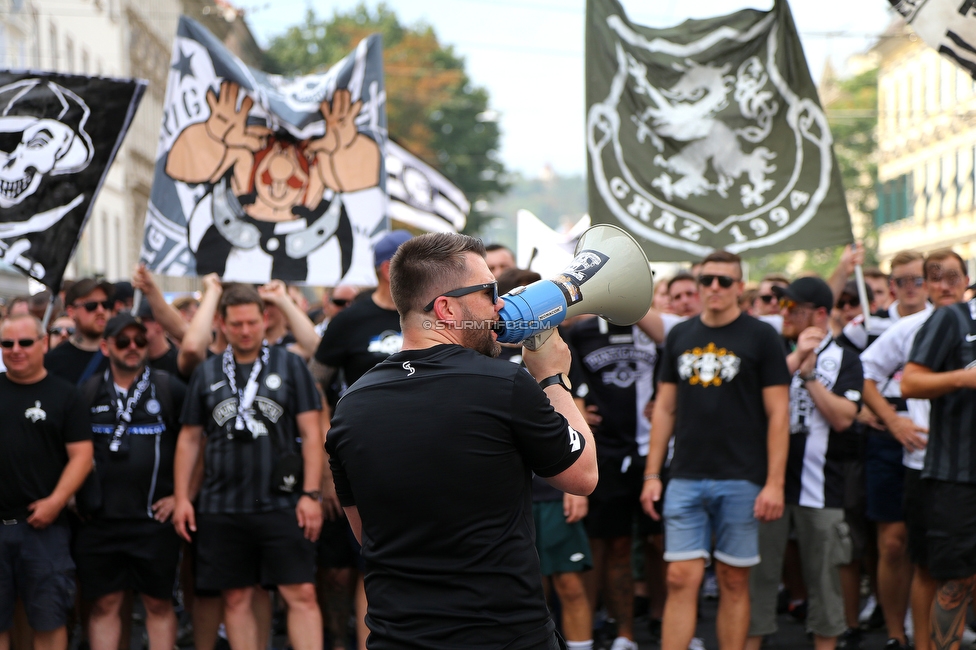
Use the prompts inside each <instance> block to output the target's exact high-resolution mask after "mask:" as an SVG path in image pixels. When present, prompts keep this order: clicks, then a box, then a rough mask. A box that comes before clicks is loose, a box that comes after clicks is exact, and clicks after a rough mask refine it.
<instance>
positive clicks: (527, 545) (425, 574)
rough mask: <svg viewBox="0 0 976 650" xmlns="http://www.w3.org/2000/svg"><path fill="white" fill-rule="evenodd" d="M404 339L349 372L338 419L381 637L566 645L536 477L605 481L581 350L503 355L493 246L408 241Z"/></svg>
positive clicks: (459, 240) (398, 262)
mask: <svg viewBox="0 0 976 650" xmlns="http://www.w3.org/2000/svg"><path fill="white" fill-rule="evenodd" d="M390 290H391V294H392V296H393V300H394V302H395V303H396V306H397V311H398V312H399V313H400V320H401V325H402V332H403V348H402V351H401V352H399V353H397V354H394V355H392V356H390V357H389V358H388V359H387V360H386V361H384V362H382V363H380V364H379V365H377V366H376V367H375V368H374V369H373V370H371V371H369V372H367V373H366V374H365V375H363V377H362V378H361V379H360V380H359V381H357V382H356V383H355V384H353V385H352V386H351V387H350V388H349V390H348V391H347V392H346V393H345V395H344V396H343V398H342V400H340V402H339V404H338V406H337V408H336V413H335V418H334V419H333V422H332V429H331V430H330V431H329V435H328V441H327V444H326V447H327V449H328V451H329V454H330V457H331V460H330V464H331V467H332V472H333V476H334V479H335V484H336V492H337V494H338V496H339V500H340V503H341V504H342V506H343V508H344V509H345V511H346V514H347V517H348V519H349V523H350V524H351V525H352V527H353V531H354V532H355V534H356V536H357V538H359V539H360V541H361V542H362V545H363V551H362V552H363V559H364V560H365V563H366V570H367V573H366V592H367V599H368V602H369V608H368V612H367V616H366V622H367V625H368V626H369V628H370V637H369V643H370V647H377V648H381V647H402V646H404V645H410V646H413V647H424V648H482V647H484V648H489V647H532V648H536V647H538V648H558V647H561V646H560V643H561V642H560V640H559V639H558V636H557V633H556V631H555V625H554V624H553V621H552V619H551V617H550V615H549V611H548V608H547V606H546V601H545V597H544V595H543V590H542V582H541V577H540V570H539V559H538V555H537V553H536V550H535V545H534V541H533V538H534V530H533V528H534V526H533V520H532V512H531V493H530V486H531V480H530V479H531V473H532V472H533V471H534V472H535V473H536V474H537V475H539V476H542V477H544V478H546V479H547V480H548V481H549V483H550V484H552V485H553V486H555V487H557V488H559V489H561V490H563V491H566V492H570V493H573V494H580V495H587V494H589V493H590V492H592V491H593V488H594V487H595V485H596V482H597V465H596V453H595V445H594V443H593V438H592V435H591V433H590V430H589V428H588V427H587V425H586V422H585V421H584V420H583V416H582V415H581V414H580V412H579V410H578V409H577V408H576V404H575V403H574V402H573V399H572V396H571V395H570V392H569V390H568V389H567V386H566V380H565V374H566V373H567V372H568V371H569V365H570V353H569V348H568V347H567V346H566V344H565V343H564V342H563V341H562V339H560V338H559V335H558V334H553V335H552V336H551V337H550V338H549V339H548V340H547V341H546V342H545V343H544V344H542V345H541V346H539V347H538V349H537V350H535V351H532V350H525V352H524V355H523V361H524V363H525V366H526V369H527V370H528V371H529V372H528V373H526V372H525V371H524V370H522V369H521V368H520V367H518V366H517V365H515V364H512V363H508V362H506V361H501V360H497V359H494V358H492V357H494V356H496V355H497V354H498V350H499V344H498V335H497V333H496V331H497V330H496V328H497V326H498V320H499V316H498V314H499V311H500V310H501V309H502V307H503V306H504V301H503V300H501V299H500V298H499V297H498V291H497V285H496V283H495V280H494V277H493V275H492V273H491V271H490V270H489V269H488V265H487V264H486V263H485V249H484V247H483V245H482V244H481V242H480V241H479V240H476V239H472V238H471V237H467V236H465V235H457V234H453V233H439V234H427V235H421V236H419V237H415V238H413V239H411V240H410V241H407V242H405V243H404V244H402V245H401V246H400V248H399V250H398V251H397V253H396V255H394V257H393V259H392V261H391V264H390Z"/></svg>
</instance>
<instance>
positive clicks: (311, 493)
mask: <svg viewBox="0 0 976 650" xmlns="http://www.w3.org/2000/svg"><path fill="white" fill-rule="evenodd" d="M302 496H303V497H308V498H310V499H314V500H315V501H321V500H322V490H302Z"/></svg>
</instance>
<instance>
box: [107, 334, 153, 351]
mask: <svg viewBox="0 0 976 650" xmlns="http://www.w3.org/2000/svg"><path fill="white" fill-rule="evenodd" d="M133 343H135V344H136V347H137V348H144V347H146V346H147V345H149V341H148V340H147V339H146V337H145V335H143V334H136V335H135V336H133V337H129V336H127V335H125V334H119V335H118V336H116V337H115V347H117V348H118V349H120V350H125V349H126V348H128V347H129V346H130V345H132V344H133Z"/></svg>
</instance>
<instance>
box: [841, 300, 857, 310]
mask: <svg viewBox="0 0 976 650" xmlns="http://www.w3.org/2000/svg"><path fill="white" fill-rule="evenodd" d="M860 306H861V299H860V298H846V299H845V298H841V299H840V300H838V301H837V309H844V308H845V307H860Z"/></svg>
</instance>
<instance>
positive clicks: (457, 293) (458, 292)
mask: <svg viewBox="0 0 976 650" xmlns="http://www.w3.org/2000/svg"><path fill="white" fill-rule="evenodd" d="M489 289H490V290H491V294H490V295H491V304H493V305H494V304H497V303H498V283H497V282H486V283H484V284H474V285H471V286H470V287H461V288H460V289H453V290H451V291H446V292H444V293H442V294H441V295H440V296H437V298H441V297H444V298H460V297H461V296H466V295H468V294H469V293H478V292H479V291H488V290H489ZM437 298H434V299H433V300H431V301H430V302H429V303H427V305H426V306H425V307H424V311H430V310H431V309H433V308H434V303H435V302H437Z"/></svg>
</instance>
